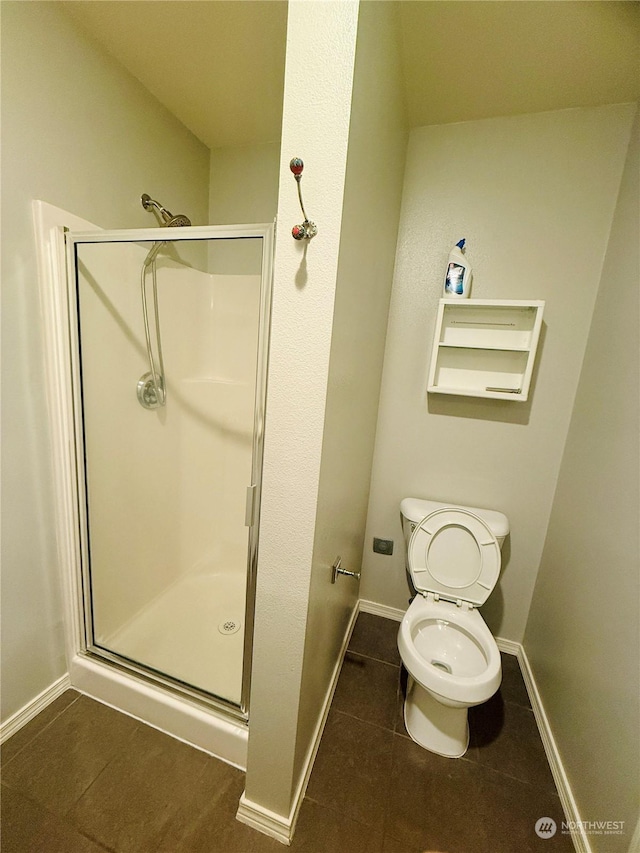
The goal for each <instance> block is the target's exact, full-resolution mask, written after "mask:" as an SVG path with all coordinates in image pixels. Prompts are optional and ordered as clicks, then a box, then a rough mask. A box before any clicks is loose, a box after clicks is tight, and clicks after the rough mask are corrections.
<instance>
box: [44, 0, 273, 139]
mask: <svg viewBox="0 0 640 853" xmlns="http://www.w3.org/2000/svg"><path fill="white" fill-rule="evenodd" d="M61 5H62V6H63V7H64V8H65V9H66V11H68V12H69V13H70V14H71V15H72V17H73V18H75V20H76V22H77V23H78V24H79V25H80V26H81V27H82V29H84V30H85V31H86V32H88V33H89V35H90V36H92V37H93V38H94V39H96V41H98V42H100V44H101V45H102V46H103V47H104V48H105V49H106V50H107V52H108V53H109V54H111V56H113V57H114V58H115V59H117V60H118V61H119V62H121V63H122V65H124V66H125V68H126V69H127V70H128V71H130V72H131V74H133V76H134V77H136V78H137V79H138V80H139V81H140V82H141V83H142V84H143V85H144V86H145V87H146V88H147V89H148V90H149V91H150V92H151V93H152V94H153V95H155V97H156V98H157V99H158V100H159V101H160V102H161V103H162V104H164V106H165V107H167V108H168V109H169V110H170V112H172V113H173V114H174V115H175V116H176V117H177V118H178V119H179V120H180V121H181V122H182V123H183V124H184V125H186V126H187V127H188V128H189V130H190V131H191V132H192V133H193V134H195V136H197V137H198V139H200V140H201V141H202V142H204V143H205V145H207V146H208V147H209V148H219V147H224V146H234V145H249V144H252V143H264V142H279V141H280V129H281V121H282V93H283V86H284V55H285V39H286V29H287V3H286V2H285V1H284V0H267V1H266V2H265V0H235V1H234V0H64V2H62V4H61Z"/></svg>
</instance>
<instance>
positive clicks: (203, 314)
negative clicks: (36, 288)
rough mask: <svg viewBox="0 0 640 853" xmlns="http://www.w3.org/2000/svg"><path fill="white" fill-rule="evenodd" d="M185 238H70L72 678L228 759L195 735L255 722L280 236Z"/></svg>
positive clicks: (193, 232) (257, 230) (209, 233)
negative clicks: (252, 690) (267, 412)
mask: <svg viewBox="0 0 640 853" xmlns="http://www.w3.org/2000/svg"><path fill="white" fill-rule="evenodd" d="M150 201H152V200H150ZM143 203H144V200H143ZM162 210H164V208H163V209H162ZM165 212H166V211H165ZM169 216H170V214H169ZM181 218H182V219H184V220H186V217H181ZM175 219H177V218H175ZM163 224H165V225H171V224H174V223H171V222H168V221H166V218H165V221H164V223H163ZM175 224H178V225H180V226H182V227H175V228H162V229H158V228H153V229H138V230H131V231H91V232H68V233H67V234H66V235H65V237H66V240H65V242H66V253H67V278H68V293H67V299H66V306H67V310H68V351H69V371H70V381H69V384H68V389H69V398H70V407H69V412H70V415H69V422H70V424H71V429H70V432H71V433H72V436H71V438H72V445H73V449H74V452H73V453H72V454H70V459H72V460H73V461H74V462H75V476H74V477H73V478H72V479H73V483H72V488H71V490H72V492H73V501H72V503H73V507H72V509H73V514H74V516H75V518H74V521H73V527H74V528H75V530H76V534H77V535H76V536H75V538H74V541H75V545H76V547H75V553H76V559H75V561H74V562H75V565H74V567H73V572H72V577H71V578H70V581H69V582H70V585H71V598H72V599H73V601H74V603H75V604H74V606H75V609H76V614H77V616H76V620H75V645H76V649H75V653H74V655H73V661H72V664H71V666H70V670H71V678H72V683H76V684H77V685H78V686H79V687H80V689H85V690H86V692H89V693H93V694H94V695H97V698H101V699H103V701H107V702H109V703H110V704H113V705H115V706H116V707H120V706H122V705H124V707H123V710H127V711H129V712H130V713H134V714H136V715H137V716H140V717H141V718H143V719H147V720H148V721H150V722H152V723H153V724H156V725H159V726H160V727H161V728H165V729H167V730H169V731H172V729H174V731H172V733H174V734H177V735H178V736H181V737H184V738H185V739H186V740H190V741H191V742H195V743H196V745H200V746H203V747H204V748H209V749H210V751H214V752H220V750H219V749H216V748H211V747H210V745H209V742H208V741H207V737H206V736H205V737H204V741H205V742H202V743H201V742H200V740H201V739H200V740H199V738H198V735H197V734H194V732H195V731H196V730H197V729H198V726H200V725H205V727H206V724H207V722H213V723H214V725H215V724H216V720H217V721H218V722H219V723H221V724H222V725H223V727H224V725H225V720H226V721H227V723H229V724H230V725H231V726H234V725H235V726H240V727H242V726H244V727H245V730H246V722H247V720H248V713H249V707H248V697H249V683H250V663H251V643H252V625H253V608H254V591H255V580H256V578H255V573H256V562H257V548H258V521H259V508H260V485H261V468H262V442H263V426H264V405H265V393H266V376H267V356H268V330H269V312H270V299H271V271H272V252H273V245H272V244H273V226H272V225H256V226H232V227H217V226H216V227H213V226H211V227H210V226H207V227H190V226H189V224H188V220H186V221H180V222H176V223H175ZM109 684H111V685H112V687H109ZM123 697H124V699H123ZM145 697H146V699H149V701H151V702H152V703H153V701H159V702H160V705H161V706H163V707H164V708H165V710H166V709H167V708H168V709H170V713H169V717H171V718H172V719H173V717H174V716H175V715H176V714H177V716H178V717H179V716H180V709H182V710H183V711H184V710H186V712H187V717H185V718H184V719H183V720H182V721H180V720H178V722H177V723H176V725H175V726H174V724H173V723H166V724H165V723H164V722H163V719H164V716H163V713H164V712H162V711H159V712H157V713H156V714H155V716H154V712H153V711H152V712H151V713H150V714H149V713H147V711H146V710H145V709H144V703H145V701H146V699H145ZM189 715H190V716H189ZM245 741H246V737H245ZM222 752H224V750H222ZM223 757H227V758H229V756H223ZM229 760H232V761H233V762H234V763H238V764H242V761H241V760H240V759H235V760H234V757H233V756H231V757H230V758H229Z"/></svg>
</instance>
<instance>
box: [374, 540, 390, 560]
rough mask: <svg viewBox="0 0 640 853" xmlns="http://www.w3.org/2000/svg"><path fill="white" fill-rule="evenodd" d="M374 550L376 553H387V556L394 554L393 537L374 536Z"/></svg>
mask: <svg viewBox="0 0 640 853" xmlns="http://www.w3.org/2000/svg"><path fill="white" fill-rule="evenodd" d="M373 550H374V552H375V553H376V554H386V555H387V556H390V555H391V554H393V539H378V538H377V536H374V537H373Z"/></svg>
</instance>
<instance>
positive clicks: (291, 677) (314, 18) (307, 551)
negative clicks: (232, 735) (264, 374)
mask: <svg viewBox="0 0 640 853" xmlns="http://www.w3.org/2000/svg"><path fill="white" fill-rule="evenodd" d="M357 14H358V7H357V3H355V2H303V0H294V2H291V3H290V4H289V23H288V32H287V67H286V71H285V100H284V115H283V130H282V155H281V162H280V192H279V198H278V223H279V225H278V234H277V239H276V253H275V278H274V288H273V312H272V327H271V352H270V364H269V387H268V396H267V412H266V433H265V447H264V472H263V492H262V510H261V519H260V553H259V562H258V582H257V599H256V616H255V636H254V646H253V677H252V688H251V730H250V737H249V755H248V767H247V780H246V791H245V793H246V798H247V799H248V800H249V801H250V802H252V803H255V804H257V805H259V806H261V807H263V808H266V809H268V810H270V811H272V812H274V813H276V814H277V815H279V816H280V817H284V818H286V817H287V816H288V815H289V810H290V807H291V797H292V786H293V785H294V782H295V780H294V753H295V743H296V732H297V727H298V713H299V703H300V683H301V675H302V663H303V652H304V640H305V631H306V620H307V607H308V600H309V584H310V576H311V563H312V554H313V541H314V533H315V519H316V509H317V497H318V482H319V475H320V462H321V451H322V435H323V427H324V417H325V405H326V393H327V376H328V369H329V352H330V345H331V326H332V316H333V303H334V294H335V287H336V276H337V266H338V249H339V243H340V226H341V216H342V201H343V192H344V180H345V168H346V158H347V141H348V131H349V111H350V103H351V85H352V77H353V62H354V51H355V39H356V23H357ZM328 68H330V69H331V73H330V74H327V73H326V72H327V69H328ZM305 79H309V80H313V81H314V83H313V85H312V86H309V87H307V86H305V85H300V81H301V80H302V81H304V80H305ZM294 156H299V157H302V158H303V160H304V161H305V172H304V178H303V191H304V200H305V207H306V209H307V213H308V214H309V216H310V217H311V218H312V219H313V220H314V221H315V222H316V223H317V225H318V228H319V233H318V236H317V237H316V238H315V239H314V240H313V241H312V242H311V243H310V244H309V245H307V244H305V243H299V242H296V241H294V240H293V238H292V236H291V231H290V229H291V227H292V226H293V225H294V224H296V223H299V222H300V221H301V214H300V207H299V205H298V198H297V192H296V185H295V182H294V179H293V177H292V176H291V173H290V172H289V160H290V159H291V158H292V157H294Z"/></svg>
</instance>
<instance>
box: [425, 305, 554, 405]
mask: <svg viewBox="0 0 640 853" xmlns="http://www.w3.org/2000/svg"><path fill="white" fill-rule="evenodd" d="M543 310H544V302H542V301H533V302H528V301H523V300H516V299H511V300H506V299H464V300H461V299H441V300H440V304H439V306H438V316H437V319H436V329H435V335H434V341H433V351H432V354H431V365H430V367H429V385H428V389H427V390H428V391H429V393H430V394H455V395H459V396H463V397H489V398H491V399H495V400H519V401H524V400H526V399H527V397H528V395H529V387H530V385H531V375H532V373H533V365H534V362H535V357H536V350H537V348H538V341H539V338H540V330H541V328H542V312H543Z"/></svg>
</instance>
